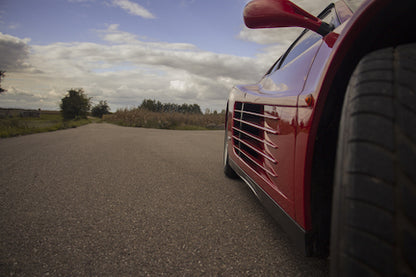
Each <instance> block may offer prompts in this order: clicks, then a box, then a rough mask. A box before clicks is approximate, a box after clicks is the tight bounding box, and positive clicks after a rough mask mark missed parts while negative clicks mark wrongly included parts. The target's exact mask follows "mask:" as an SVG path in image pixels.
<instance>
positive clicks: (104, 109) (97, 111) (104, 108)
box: [91, 101, 110, 118]
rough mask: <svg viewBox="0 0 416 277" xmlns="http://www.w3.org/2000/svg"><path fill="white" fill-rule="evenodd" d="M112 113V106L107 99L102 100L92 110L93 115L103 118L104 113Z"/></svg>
mask: <svg viewBox="0 0 416 277" xmlns="http://www.w3.org/2000/svg"><path fill="white" fill-rule="evenodd" d="M109 113H110V107H109V106H108V104H107V101H100V103H98V104H97V105H96V106H94V107H93V108H92V110H91V115H92V116H95V117H99V118H102V117H103V115H105V114H109Z"/></svg>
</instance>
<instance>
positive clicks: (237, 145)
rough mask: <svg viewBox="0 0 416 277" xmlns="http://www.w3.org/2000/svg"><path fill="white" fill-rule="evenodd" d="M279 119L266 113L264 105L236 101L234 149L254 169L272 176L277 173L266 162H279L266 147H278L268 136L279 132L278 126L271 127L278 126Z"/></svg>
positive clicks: (275, 175)
mask: <svg viewBox="0 0 416 277" xmlns="http://www.w3.org/2000/svg"><path fill="white" fill-rule="evenodd" d="M278 120H279V117H278V116H275V115H272V114H270V113H265V106H264V105H259V104H251V103H242V102H236V103H235V106H234V115H233V136H232V140H233V146H234V151H235V153H236V154H237V155H238V156H239V157H240V158H241V159H242V160H243V161H244V162H245V163H246V164H248V166H250V167H251V168H252V169H253V170H254V171H256V172H258V173H263V174H266V173H267V174H268V175H270V176H271V177H277V174H276V172H275V170H273V167H271V166H265V164H266V163H267V164H270V163H271V164H277V161H276V159H275V158H274V157H273V156H272V155H271V154H270V153H269V152H268V151H266V149H267V148H270V147H271V148H274V149H276V148H277V146H276V145H275V144H273V143H272V142H271V141H269V140H268V137H270V136H271V135H278V134H279V132H278V130H277V128H276V129H274V128H271V127H270V126H277V121H278ZM266 122H267V124H266ZM270 122H272V123H273V122H275V123H276V124H270Z"/></svg>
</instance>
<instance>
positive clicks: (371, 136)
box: [331, 44, 416, 276]
mask: <svg viewBox="0 0 416 277" xmlns="http://www.w3.org/2000/svg"><path fill="white" fill-rule="evenodd" d="M415 104H416V44H408V45H403V46H399V47H397V48H388V49H382V50H378V51H376V52H373V53H371V54H369V55H367V56H365V57H364V58H363V59H362V60H361V62H360V63H359V65H358V66H357V68H356V69H355V71H354V73H353V76H352V77H351V80H350V82H349V85H348V89H347V93H346V96H345V100H344V107H343V111H342V116H341V123H340V132H339V138H338V151H337V164H336V169H335V187H334V195H333V207H332V224H331V225H332V226H331V276H415V275H416V105H415Z"/></svg>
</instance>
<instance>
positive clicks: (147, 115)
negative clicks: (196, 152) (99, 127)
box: [103, 108, 225, 130]
mask: <svg viewBox="0 0 416 277" xmlns="http://www.w3.org/2000/svg"><path fill="white" fill-rule="evenodd" d="M224 119H225V115H224V114H184V113H177V112H166V113H157V112H151V111H148V110H146V109H140V108H139V109H121V110H117V111H116V112H115V113H113V114H109V115H104V117H103V120H104V121H107V122H109V123H114V124H118V125H122V126H129V127H143V128H157V129H175V130H209V129H215V130H218V129H223V128H224Z"/></svg>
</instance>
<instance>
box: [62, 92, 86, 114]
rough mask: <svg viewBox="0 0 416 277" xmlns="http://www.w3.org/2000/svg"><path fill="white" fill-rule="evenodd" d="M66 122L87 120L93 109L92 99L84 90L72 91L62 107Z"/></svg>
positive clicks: (63, 99)
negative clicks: (89, 112)
mask: <svg viewBox="0 0 416 277" xmlns="http://www.w3.org/2000/svg"><path fill="white" fill-rule="evenodd" d="M60 108H61V113H62V117H63V118H64V120H69V119H85V118H87V114H88V111H89V110H90V108H91V103H90V98H88V97H87V95H86V94H85V93H84V90H83V89H70V90H68V94H67V95H66V96H65V97H64V98H62V102H61V105H60Z"/></svg>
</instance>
